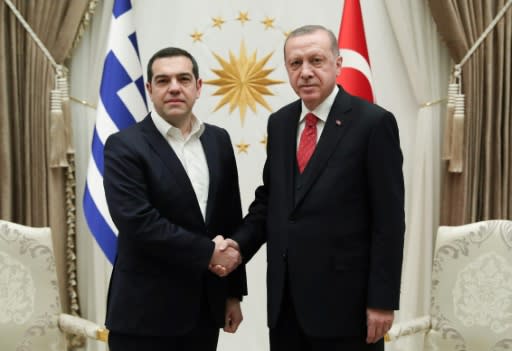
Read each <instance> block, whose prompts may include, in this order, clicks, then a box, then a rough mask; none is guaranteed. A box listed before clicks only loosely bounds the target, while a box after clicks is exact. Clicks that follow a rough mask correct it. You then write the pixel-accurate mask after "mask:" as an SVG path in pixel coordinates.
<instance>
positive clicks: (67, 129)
mask: <svg viewBox="0 0 512 351" xmlns="http://www.w3.org/2000/svg"><path fill="white" fill-rule="evenodd" d="M57 87H58V89H59V90H60V91H61V93H62V113H63V117H64V137H65V143H66V144H65V145H66V153H68V154H70V153H74V152H75V149H74V147H73V132H72V129H71V106H70V104H69V84H68V79H67V77H64V76H63V77H59V78H57Z"/></svg>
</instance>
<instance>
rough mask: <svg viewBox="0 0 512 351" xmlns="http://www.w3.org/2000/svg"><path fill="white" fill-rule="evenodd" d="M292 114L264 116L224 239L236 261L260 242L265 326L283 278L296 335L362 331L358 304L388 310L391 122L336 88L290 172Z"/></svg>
mask: <svg viewBox="0 0 512 351" xmlns="http://www.w3.org/2000/svg"><path fill="white" fill-rule="evenodd" d="M300 110H301V103H300V100H299V101H295V102H293V103H291V104H289V105H287V106H285V107H283V108H282V109H280V110H279V111H277V112H275V113H274V114H272V115H271V116H270V118H269V121H268V143H267V160H266V163H265V167H264V171H263V185H262V186H260V187H259V188H258V189H257V190H256V198H255V200H254V202H253V203H252V204H251V206H250V208H249V213H248V215H247V216H246V218H245V219H244V225H243V226H242V227H241V229H240V230H238V231H237V232H236V234H235V235H234V239H235V240H236V241H238V242H239V244H240V247H241V251H242V255H243V257H244V259H245V260H248V259H250V258H251V257H252V255H253V254H254V253H255V252H256V251H257V250H258V248H259V247H260V246H261V245H262V244H263V243H264V242H266V243H267V260H268V271H267V288H268V323H269V326H270V327H273V326H275V324H276V322H277V319H278V316H279V311H280V305H281V300H282V297H283V287H284V284H285V280H286V279H289V288H290V292H291V296H292V300H293V302H294V305H295V309H296V313H297V318H298V320H299V322H300V324H301V325H302V327H303V329H304V331H305V332H306V334H308V335H310V336H316V337H344V336H359V335H363V336H365V335H366V331H367V330H366V315H365V313H366V308H367V307H373V308H381V309H389V310H393V309H398V302H399V291H400V276H401V265H402V249H403V238H404V230H405V224H404V183H403V176H402V153H401V151H400V143H399V136H398V128H397V124H396V121H395V118H394V117H393V115H392V114H391V113H390V112H388V111H385V110H384V109H382V108H380V107H378V106H376V105H373V104H370V103H368V102H366V101H364V100H361V99H359V98H357V97H354V96H351V95H349V94H348V93H346V92H345V91H343V89H341V87H340V91H339V93H338V95H337V97H336V99H335V102H334V104H333V106H332V108H331V111H330V113H329V116H328V118H327V121H326V124H325V126H324V129H323V132H322V135H321V137H320V140H319V142H318V144H317V147H316V150H315V152H314V154H313V156H312V158H311V160H310V161H309V164H308V165H307V167H306V169H305V170H304V173H303V174H302V175H300V176H298V171H297V162H296V143H297V126H298V119H299V115H300V112H301V111H300ZM286 271H287V274H286ZM287 276H288V278H287Z"/></svg>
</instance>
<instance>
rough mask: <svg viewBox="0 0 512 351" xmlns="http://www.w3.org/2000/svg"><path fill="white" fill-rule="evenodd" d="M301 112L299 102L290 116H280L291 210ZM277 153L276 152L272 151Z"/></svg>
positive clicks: (287, 195)
mask: <svg viewBox="0 0 512 351" xmlns="http://www.w3.org/2000/svg"><path fill="white" fill-rule="evenodd" d="M300 112H301V103H300V100H298V101H297V102H296V103H295V104H294V105H293V106H292V110H291V111H290V113H289V114H286V115H284V116H280V117H279V118H282V119H283V120H282V121H280V122H282V124H281V131H282V135H280V136H279V137H280V138H282V142H281V143H280V144H279V145H283V146H284V150H283V151H284V153H283V155H284V162H283V167H284V172H283V174H285V175H286V178H285V179H289V181H287V182H286V195H285V196H286V198H287V199H289V200H290V202H289V203H290V204H291V208H293V203H294V196H295V173H296V168H297V161H296V158H297V128H298V124H299V115H300ZM272 152H274V153H275V151H272Z"/></svg>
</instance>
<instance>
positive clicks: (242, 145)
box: [235, 140, 251, 154]
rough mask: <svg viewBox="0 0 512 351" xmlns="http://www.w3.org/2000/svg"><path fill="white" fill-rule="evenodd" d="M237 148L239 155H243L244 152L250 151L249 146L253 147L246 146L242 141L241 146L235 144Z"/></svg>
mask: <svg viewBox="0 0 512 351" xmlns="http://www.w3.org/2000/svg"><path fill="white" fill-rule="evenodd" d="M235 146H236V148H237V149H238V153H239V154H241V153H242V152H243V153H247V152H248V151H249V146H251V144H246V143H244V141H243V140H242V141H240V144H235Z"/></svg>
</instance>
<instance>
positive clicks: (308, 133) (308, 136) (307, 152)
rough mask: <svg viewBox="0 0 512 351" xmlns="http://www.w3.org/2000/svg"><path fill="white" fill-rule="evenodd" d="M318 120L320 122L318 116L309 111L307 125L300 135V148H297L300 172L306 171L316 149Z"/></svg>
mask: <svg viewBox="0 0 512 351" xmlns="http://www.w3.org/2000/svg"><path fill="white" fill-rule="evenodd" d="M316 122H318V118H317V117H316V116H315V115H314V114H312V113H308V114H307V115H306V126H305V127H304V130H303V131H302V134H301V135H300V141H299V149H298V150H297V164H298V165H299V172H300V173H302V172H303V171H304V168H306V165H307V164H308V161H309V159H310V158H311V155H313V152H314V151H315V146H316Z"/></svg>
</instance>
